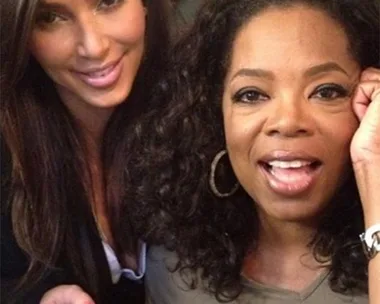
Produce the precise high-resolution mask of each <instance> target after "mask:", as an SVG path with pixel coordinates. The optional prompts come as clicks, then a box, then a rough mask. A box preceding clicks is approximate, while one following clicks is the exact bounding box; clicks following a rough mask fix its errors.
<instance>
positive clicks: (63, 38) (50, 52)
mask: <svg viewBox="0 0 380 304" xmlns="http://www.w3.org/2000/svg"><path fill="white" fill-rule="evenodd" d="M57 36H58V38H57ZM72 42H73V41H72V35H71V34H65V33H62V35H51V36H50V35H47V34H42V33H35V34H33V35H32V37H31V39H30V41H29V51H30V53H31V54H32V55H33V57H34V58H35V59H36V60H37V61H38V63H39V64H40V65H41V66H42V67H43V68H44V69H45V70H46V69H50V68H52V67H54V66H59V65H61V64H65V63H67V62H68V61H69V59H70V58H71V56H72V50H73V43H72Z"/></svg>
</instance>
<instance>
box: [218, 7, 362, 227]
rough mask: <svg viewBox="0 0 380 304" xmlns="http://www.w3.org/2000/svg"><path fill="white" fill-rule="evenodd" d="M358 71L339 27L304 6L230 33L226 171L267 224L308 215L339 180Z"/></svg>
mask: <svg viewBox="0 0 380 304" xmlns="http://www.w3.org/2000/svg"><path fill="white" fill-rule="evenodd" d="M359 74H360V69H359V66H358V64H357V62H356V61H355V60H354V59H353V58H352V56H351V54H350V53H349V47H348V40H347V37H346V35H345V33H344V30H343V29H342V28H341V27H340V26H339V24H337V23H336V22H335V21H334V20H333V19H331V18H330V17H329V16H328V15H326V14H325V13H323V12H321V11H319V10H315V9H312V8H309V7H306V6H294V7H292V8H286V9H274V8H271V9H268V10H266V11H264V12H262V13H261V14H259V15H257V16H255V17H254V18H252V19H251V20H250V21H249V22H248V23H247V24H246V25H245V26H244V27H243V28H242V29H241V31H240V32H239V33H238V34H237V36H236V38H235V41H234V44H233V50H232V58H231V65H230V67H229V70H228V72H227V76H226V78H225V89H224V95H223V114H224V125H225V134H226V143H227V150H228V153H229V157H230V160H231V163H232V166H233V169H234V171H235V174H236V176H237V178H238V180H239V182H240V184H241V185H242V187H243V188H244V189H245V190H246V191H247V193H248V194H249V195H250V196H251V197H252V198H253V199H254V201H255V202H256V203H257V206H258V210H259V214H261V216H265V217H266V218H267V219H273V220H280V221H302V220H307V221H310V220H311V219H313V218H315V216H316V215H318V214H319V213H320V212H321V211H322V210H323V209H324V207H325V206H326V204H327V203H328V202H329V200H331V198H332V196H333V195H334V192H335V191H336V190H337V188H338V187H339V186H340V185H341V183H342V182H343V181H344V179H345V175H346V173H347V168H348V163H349V145H350V140H351V137H352V136H353V133H354V132H355V130H356V129H357V127H358V122H357V120H356V118H355V116H354V114H353V111H352V108H351V102H350V94H351V93H352V91H353V88H354V86H355V84H356V82H357V81H358V78H359Z"/></svg>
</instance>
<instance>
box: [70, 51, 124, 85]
mask: <svg viewBox="0 0 380 304" xmlns="http://www.w3.org/2000/svg"><path fill="white" fill-rule="evenodd" d="M121 71H122V64H121V58H120V59H119V60H118V61H116V62H113V63H112V64H109V65H108V66H107V67H105V68H103V69H96V70H94V71H88V72H77V75H78V76H79V78H80V79H81V80H82V81H83V82H85V83H86V84H87V85H89V86H91V87H94V88H98V89H102V88H108V87H111V86H113V85H114V84H115V83H116V82H117V80H118V79H119V77H120V74H121Z"/></svg>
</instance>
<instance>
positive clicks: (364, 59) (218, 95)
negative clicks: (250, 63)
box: [124, 0, 380, 300]
mask: <svg viewBox="0 0 380 304" xmlns="http://www.w3.org/2000/svg"><path fill="white" fill-rule="evenodd" d="M295 4H304V5H309V6H311V7H314V8H317V9H320V10H322V11H324V12H326V13H327V14H329V15H330V16H332V17H333V18H334V20H336V21H337V22H338V23H339V24H340V25H341V26H342V28H343V29H344V30H345V33H346V34H347V37H348V40H349V43H350V51H351V54H352V56H353V58H355V60H357V62H358V63H359V64H360V65H361V67H362V68H363V69H364V68H366V67H369V66H375V67H378V66H379V65H380V59H379V53H380V50H379V46H380V41H379V39H380V24H379V22H380V21H379V19H380V18H379V8H378V3H377V0H296V1H295V0H255V1H252V0H234V1H231V0H209V1H206V3H205V5H204V6H203V7H202V8H201V10H200V12H199V14H198V16H197V19H196V22H195V24H194V26H193V27H192V29H190V30H189V31H188V32H187V33H186V34H185V35H184V37H183V38H182V39H181V40H180V41H179V42H178V43H177V45H176V46H175V47H174V49H173V50H172V58H171V61H170V64H169V65H168V66H169V69H168V70H167V71H166V73H165V77H164V79H163V80H162V81H161V82H160V85H159V86H158V88H157V89H156V91H155V94H154V95H153V96H152V100H151V103H150V106H149V107H150V108H149V109H148V110H147V114H146V115H145V116H144V118H143V119H141V121H140V123H139V124H138V126H137V128H136V129H135V132H136V133H137V140H136V142H135V143H134V146H133V149H134V150H135V152H137V153H134V155H136V156H137V157H136V158H133V159H132V158H131V159H130V161H131V162H133V163H132V164H131V165H130V166H129V168H133V170H131V171H129V172H126V176H127V178H128V179H129V185H130V187H129V188H128V189H127V191H126V192H127V193H129V195H130V197H131V198H132V199H131V200H132V201H133V202H132V203H131V201H130V202H129V204H128V206H125V210H124V212H126V211H127V212H132V214H134V215H135V217H134V219H133V220H134V223H133V225H134V227H135V229H136V231H137V233H138V234H140V235H141V236H142V237H143V238H144V239H145V240H146V241H147V242H149V243H150V244H163V245H165V246H166V248H168V249H169V250H175V251H176V253H177V254H178V257H179V264H178V267H179V269H182V270H183V269H190V270H194V272H195V270H201V276H202V278H203V279H204V282H206V283H205V284H206V286H205V287H206V288H207V289H208V290H209V291H211V292H213V293H214V294H215V296H216V298H217V299H219V300H223V299H224V300H226V299H227V300H229V299H233V298H235V297H237V296H238V295H239V293H240V292H241V290H242V285H241V269H242V265H243V260H244V257H245V256H246V254H247V252H248V251H249V250H250V249H251V248H252V246H254V245H255V240H256V239H257V214H256V211H255V208H254V205H253V204H252V199H251V198H250V197H249V196H248V194H247V193H245V192H244V190H242V189H239V190H238V192H237V193H236V194H235V195H233V196H231V197H228V198H217V197H215V196H214V195H213V193H212V191H211V190H210V189H209V186H208V178H209V173H210V165H211V162H212V159H213V158H214V157H215V155H216V154H217V153H218V152H219V151H220V150H222V149H224V147H225V139H224V129H223V117H222V109H221V100H222V93H223V89H224V88H223V82H224V78H225V75H226V71H227V69H228V66H229V62H230V57H229V56H230V54H231V50H232V43H233V41H234V37H235V36H236V34H237V32H238V31H239V30H240V29H241V28H242V26H243V25H244V24H246V23H247V22H248V21H249V20H250V18H252V17H253V16H255V15H257V14H259V13H260V12H261V11H263V10H265V9H267V8H269V7H272V6H276V7H288V6H292V5H295ZM131 148H132V147H131ZM230 170H231V169H230V165H229V164H225V166H224V168H222V170H221V172H219V174H218V178H220V179H221V181H220V183H222V184H223V185H225V186H226V189H230V188H231V187H229V186H228V185H230V186H231V185H233V184H234V182H235V181H234V180H233V179H234V177H233V174H231V171H230ZM218 184H219V179H218ZM228 187H229V188H228ZM226 192H228V190H226ZM334 200H335V201H336V203H334V204H331V206H330V207H329V208H330V209H329V210H326V212H325V214H324V216H323V218H322V220H321V223H320V227H319V230H318V232H317V233H316V236H315V238H314V240H313V241H312V243H311V244H310V246H311V248H312V249H313V252H314V255H315V257H316V258H318V259H325V260H328V261H330V263H329V264H330V266H329V267H330V270H331V276H330V286H331V288H332V289H333V290H334V291H337V292H341V293H345V292H351V291H360V292H367V270H366V269H367V261H366V258H365V256H364V254H363V252H362V247H361V244H360V241H359V239H358V235H359V233H360V232H362V230H363V229H364V225H363V214H362V209H361V204H360V200H359V197H358V191H357V188H356V184H355V180H354V177H353V176H351V178H350V179H349V180H348V181H347V182H346V183H345V185H344V186H343V187H342V189H341V191H338V193H336V197H335V198H334ZM337 219H339V220H337Z"/></svg>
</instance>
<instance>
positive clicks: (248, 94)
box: [232, 83, 350, 104]
mask: <svg viewBox="0 0 380 304" xmlns="http://www.w3.org/2000/svg"><path fill="white" fill-rule="evenodd" d="M321 93H322V95H323V93H328V94H329V96H327V97H326V96H325V97H323V96H319V97H318V96H316V95H317V94H321ZM331 94H332V96H331ZM349 95H350V94H349V90H348V89H346V88H344V87H343V86H341V85H338V84H334V83H328V84H323V85H320V86H319V87H317V88H316V89H315V90H314V91H313V93H312V94H311V95H310V96H309V98H318V99H320V100H322V101H330V100H335V99H339V98H345V97H348V96H349ZM252 97H254V98H252ZM268 99H270V97H269V96H268V95H267V94H265V93H263V92H262V91H260V90H259V89H257V88H243V89H241V90H239V91H237V92H236V93H235V94H234V95H233V97H232V100H233V102H241V103H249V104H256V103H259V102H262V101H266V100H268Z"/></svg>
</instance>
